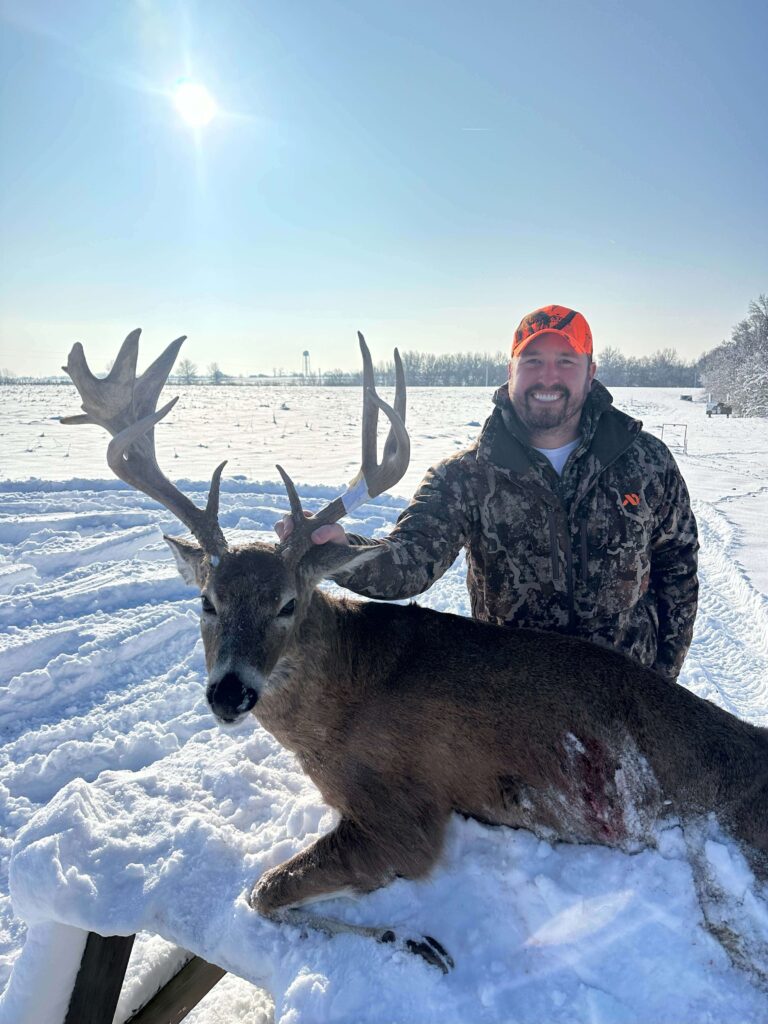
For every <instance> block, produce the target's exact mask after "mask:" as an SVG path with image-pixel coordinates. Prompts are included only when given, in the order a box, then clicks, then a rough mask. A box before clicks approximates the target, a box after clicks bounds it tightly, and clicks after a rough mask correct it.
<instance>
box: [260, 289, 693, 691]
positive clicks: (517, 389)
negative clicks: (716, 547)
mask: <svg viewBox="0 0 768 1024" xmlns="http://www.w3.org/2000/svg"><path fill="white" fill-rule="evenodd" d="M595 370H596V367H595V364H594V363H593V361H592V334H591V332H590V329H589V326H588V324H587V322H586V320H585V319H584V317H583V316H582V315H581V314H580V313H577V312H575V311H574V310H571V309H567V308H565V307H563V306H546V307H544V308H542V309H538V310H536V311H535V312H533V313H531V314H529V315H528V316H526V317H524V318H523V320H522V321H521V323H520V326H519V327H518V329H517V330H516V331H515V336H514V341H513V343H512V353H511V359H510V363H509V382H508V384H506V385H504V386H503V387H500V388H499V389H498V391H497V392H496V394H495V395H494V399H493V401H494V404H495V406H496V408H495V409H494V411H493V412H492V414H491V416H490V417H489V418H488V420H487V421H486V423H485V425H484V427H483V429H482V431H481V433H480V436H479V437H478V439H477V441H476V442H475V443H474V444H473V445H472V446H471V447H470V448H468V449H466V450H465V451H463V452H459V453H458V454H456V455H454V456H452V457H451V458H448V459H446V460H445V461H444V462H441V463H440V464H439V465H438V466H436V467H435V468H434V469H431V470H430V471H429V472H428V473H427V475H426V477H425V478H424V481H423V483H422V484H421V486H420V487H419V489H418V491H417V492H416V494H415V495H414V497H413V499H412V501H411V503H410V504H409V505H408V507H407V508H406V509H405V511H404V512H403V513H402V515H401V516H400V517H399V519H398V521H397V524H396V526H395V527H394V529H393V530H392V532H391V533H390V534H389V536H388V537H387V538H386V539H385V540H382V541H379V542H378V543H380V545H381V549H382V550H381V554H380V555H379V556H378V557H377V558H375V559H373V560H372V561H369V562H368V563H366V564H365V565H364V566H362V567H361V568H359V569H357V570H354V571H352V572H350V573H346V574H344V573H342V574H339V575H338V576H337V577H336V579H337V581H338V582H339V583H340V584H341V585H342V586H344V587H346V588H348V589H350V590H353V591H355V592H357V593H359V594H364V595H366V596H368V597H374V598H381V599H390V600H394V599H398V598H405V597H411V596H413V595H415V594H420V593H422V592H423V591H424V590H426V589H427V588H428V587H429V586H430V585H431V584H432V583H433V582H434V581H435V580H436V579H438V578H439V577H440V576H441V575H442V574H443V573H444V572H445V571H446V570H447V569H448V568H449V567H450V566H451V565H452V563H453V561H454V559H455V558H456V556H457V555H458V553H459V552H460V551H461V549H462V548H464V549H465V550H466V556H467V570H468V571H467V587H468V589H469V595H470V602H471V608H472V615H473V616H475V617H476V618H478V619H482V620H484V621H487V622H494V623H497V624H500V625H509V626H525V627H532V628H536V629H544V630H555V631H558V632H563V633H572V634H574V635H576V636H581V637H585V638H587V639H588V640H592V641H594V642H596V643H599V644H604V645H607V646H611V647H615V648H618V649H619V650H621V651H623V652H624V653H625V654H627V655H629V656H630V657H632V658H634V659H635V660H637V661H639V662H640V663H641V664H643V665H646V666H650V667H653V668H654V669H655V670H656V671H657V672H659V673H660V674H661V675H663V676H664V677H665V678H666V679H668V680H670V681H673V680H675V679H676V678H677V676H678V674H679V672H680V669H681V667H682V664H683V659H684V658H685V655H686V652H687V651H688V647H689V646H690V642H691V636H692V633H693V623H694V619H695V616H696V604H697V593H698V581H697V576H696V553H697V551H698V541H697V535H696V521H695V519H694V517H693V513H692V511H691V506H690V500H689V497H688V492H687V490H686V486H685V483H684V481H683V478H682V477H681V475H680V472H679V470H678V468H677V465H676V464H675V461H674V459H673V458H672V455H671V454H670V452H669V450H668V449H667V448H666V446H665V445H664V444H662V442H661V441H659V440H658V439H657V438H655V437H653V436H652V435H650V434H646V433H645V432H643V431H642V429H641V427H642V424H641V423H640V422H639V421H638V420H634V419H632V418H631V417H629V416H627V415H626V414H625V413H623V412H620V411H618V410H617V409H614V408H613V407H612V402H613V399H612V398H611V396H610V394H609V393H608V391H606V389H605V388H604V387H603V386H602V384H600V383H599V382H598V381H596V380H595ZM285 529H286V527H285V525H284V524H280V526H279V528H278V533H280V534H281V535H283V534H284V532H285ZM289 529H290V528H289ZM313 540H315V541H316V542H317V543H325V542H326V541H329V540H330V541H335V542H337V543H352V544H355V543H370V540H369V539H368V538H359V537H354V536H348V535H346V534H345V533H344V531H343V529H342V528H341V527H340V526H338V525H335V526H326V527H321V528H320V529H318V530H316V531H315V533H314V534H313Z"/></svg>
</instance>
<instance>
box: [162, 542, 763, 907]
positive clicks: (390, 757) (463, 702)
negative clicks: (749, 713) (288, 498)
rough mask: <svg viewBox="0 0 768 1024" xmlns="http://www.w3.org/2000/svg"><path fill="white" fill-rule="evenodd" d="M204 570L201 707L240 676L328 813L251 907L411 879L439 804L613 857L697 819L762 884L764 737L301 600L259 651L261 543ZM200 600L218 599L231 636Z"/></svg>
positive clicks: (544, 646) (671, 705) (535, 664)
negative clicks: (732, 841)
mask: <svg viewBox="0 0 768 1024" xmlns="http://www.w3.org/2000/svg"><path fill="white" fill-rule="evenodd" d="M176 543H177V542H174V544H176ZM353 552H354V549H351V553H350V552H349V551H348V552H347V557H354V554H353ZM336 554H337V555H338V553H336ZM257 566H258V567H260V572H261V578H259V570H258V569H257V568H256V567H257ZM255 570H256V571H255ZM205 572H206V570H205V568H204V567H202V569H201V573H202V575H201V576H200V578H199V583H200V585H201V588H202V589H203V591H204V592H207V593H210V594H211V595H212V596H215V598H216V600H217V601H218V602H219V603H220V605H221V612H220V614H219V615H218V616H217V617H216V618H215V619H213V620H212V621H208V622H206V620H205V616H204V621H203V627H202V632H203V639H204V643H205V650H206V657H207V661H208V668H209V678H210V679H211V680H213V683H212V688H213V692H210V691H209V699H210V700H211V703H212V706H213V707H214V708H218V713H219V715H220V717H223V719H224V720H227V719H230V718H236V717H240V712H238V711H237V709H238V708H241V707H242V706H243V694H241V693H240V692H238V691H237V689H236V688H235V689H233V688H232V682H231V680H232V678H233V677H234V678H237V679H239V680H241V681H242V685H243V693H245V691H249V692H250V700H249V703H250V702H251V701H252V708H251V710H252V712H253V714H255V716H256V717H257V718H258V720H259V721H260V722H261V724H262V725H263V726H264V727H265V728H266V729H267V730H268V731H269V732H271V733H272V734H273V735H274V736H275V738H276V739H277V740H278V741H279V742H280V743H281V744H282V745H283V746H285V747H287V748H288V749H290V750H292V751H293V752H294V753H295V754H296V755H297V757H298V759H299V761H300V763H301V765H302V768H303V769H304V771H305V772H306V773H307V774H308V775H309V776H310V778H311V779H312V780H313V782H314V783H315V785H316V786H317V787H318V789H319V790H320V792H321V794H322V795H323V798H324V799H325V801H326V802H327V803H328V804H329V805H330V806H332V807H334V808H335V809H336V810H337V811H338V812H339V815H340V818H341V821H340V824H339V825H338V826H337V828H336V829H335V830H334V832H333V833H331V834H330V836H326V837H323V838H322V839H320V840H319V841H318V842H317V843H315V844H314V845H313V846H312V847H310V848H309V849H308V850H306V851H303V852H302V853H300V854H298V855H297V857H295V858H293V859H292V860H290V861H288V862H287V863H286V864H283V865H280V866H279V867H277V868H275V869H273V870H272V871H270V872H268V873H267V874H266V875H265V876H264V878H263V879H262V880H261V881H260V882H259V883H258V884H257V885H256V887H255V889H254V893H253V897H252V899H253V904H254V906H255V907H257V909H259V910H260V911H262V912H264V913H274V912H275V911H276V910H279V909H280V908H282V907H288V906H298V905H300V904H302V903H306V902H313V901H315V900H317V899H320V898H322V897H324V896H330V895H332V894H333V893H335V892H338V891H345V890H348V889H350V888H351V889H356V890H358V891H368V890H370V889H374V888H376V887H378V886H380V885H382V884H384V883H386V882H387V881H389V880H391V879H392V878H393V877H395V876H396V875H401V876H404V877H409V878H418V877H421V876H423V875H425V874H426V873H427V872H428V871H429V869H430V868H431V867H432V866H433V865H434V863H435V861H436V860H437V859H438V857H439V855H440V851H441V847H442V840H443V835H444V831H445V827H446V824H447V822H448V818H449V816H450V814H451V812H452V811H457V812H459V813H462V814H464V815H467V816H470V817H474V818H477V819H479V820H481V821H484V822H487V823H491V824H494V825H509V826H513V827H523V828H527V829H530V830H531V831H533V832H534V833H536V834H537V835H539V836H541V837H542V838H545V839H550V840H553V839H556V840H565V841H570V842H583V843H600V844H603V845H607V846H612V847H616V848H619V849H622V850H625V851H634V850H637V849H639V848H641V847H643V846H647V845H649V844H652V843H653V841H654V826H655V825H656V823H657V822H658V821H659V820H660V819H662V818H675V819H678V820H680V821H681V822H687V821H691V820H694V819H697V818H704V817H706V815H707V814H708V813H710V812H716V814H717V816H718V819H719V821H720V822H721V824H722V825H723V826H724V827H726V828H727V829H728V830H729V831H730V832H731V834H732V835H733V836H734V838H736V839H737V840H739V841H740V842H741V843H742V844H743V846H744V848H745V850H746V851H747V853H748V855H749V856H750V858H751V860H752V862H753V864H754V865H755V867H756V868H757V870H758V871H761V872H762V873H765V868H766V865H768V780H767V779H766V768H767V767H768V731H766V730H763V729H758V728H756V727H755V726H752V725H749V724H748V723H745V722H742V721H740V720H739V719H737V718H735V717H734V716H732V715H729V714H728V713H727V712H725V711H722V710H721V709H719V708H717V707H716V706H715V705H713V704H711V703H710V702H708V701H705V700H702V699H700V698H698V697H696V696H695V695H693V694H692V693H690V692H689V691H687V690H685V689H684V688H682V687H680V686H676V685H672V684H670V683H668V682H666V681H665V680H663V679H662V678H661V677H660V676H658V675H657V674H656V673H655V672H653V671H651V670H650V669H646V668H643V667H642V666H640V665H638V664H636V663H635V662H633V661H631V660H630V659H628V658H626V657H624V656H623V655H622V654H619V653H617V652H613V651H608V650H605V649H604V648H600V647H597V646H595V645H592V644H590V643H588V642H586V641H584V640H580V639H577V638H574V637H568V636H561V635H557V634H544V633H540V632H537V631H533V630H522V629H515V630H512V629H505V628H504V627H500V626H493V625H490V624H486V623H480V622H477V621H474V620H471V619H467V618H464V617H462V616H456V615H449V614H446V613H440V612H434V611H430V610H427V609H423V608H420V607H418V606H416V605H410V606H407V607H404V606H398V605H395V606H393V605H384V604H378V603H373V602H359V601H353V600H349V599H339V598H334V597H331V596H330V595H328V594H325V593H323V592H321V591H318V590H314V589H312V590H311V591H310V592H309V595H308V596H306V595H305V600H304V602H303V604H302V603H300V604H299V607H298V608H297V610H296V611H295V613H294V617H295V618H296V619H297V621H296V622H295V624H294V625H293V627H292V630H293V631H292V632H291V633H290V634H286V632H285V630H283V636H282V646H281V648H280V651H279V653H278V654H277V655H276V654H275V651H274V648H273V646H272V643H271V640H270V633H271V632H274V630H275V629H280V628H281V627H279V626H275V625H274V623H275V619H274V609H275V608H276V607H277V606H278V605H279V604H280V602H281V601H282V600H284V598H285V597H286V596H287V594H288V593H290V592H291V581H290V578H289V577H288V575H287V574H286V573H285V570H284V568H283V566H282V564H281V562H280V558H279V555H277V554H276V553H275V552H274V549H273V548H272V547H271V546H270V545H252V546H250V547H248V548H244V549H241V550H240V551H238V550H234V551H232V552H231V553H229V554H228V555H226V556H224V557H223V558H222V560H221V562H220V564H219V566H218V568H213V567H211V568H210V569H208V570H207V575H205ZM241 573H242V576H241V575H240V574H241ZM220 578H221V582H217V581H218V580H219V579H220ZM234 579H242V582H243V583H244V584H245V585H244V586H243V587H242V588H240V589H238V588H237V587H236V586H235V585H234V584H233V580H234ZM219 591H222V593H223V592H226V593H227V594H232V593H233V591H234V592H237V594H238V605H237V616H236V623H237V624H235V620H232V619H230V620H227V618H226V616H227V611H226V604H227V599H226V598H223V597H222V596H220V595H219V593H218V592H219ZM222 615H223V616H224V621H219V620H220V619H221V617H222ZM243 623H247V624H248V628H247V629H245V628H243ZM230 632H231V633H234V634H235V635H239V636H241V637H243V638H244V640H245V645H244V646H243V647H241V648H237V649H234V648H233V646H232V643H231V640H230V638H229V635H228V634H229V633H230ZM217 680H226V689H227V693H226V694H225V695H224V697H222V695H217V693H216V692H215V691H216V685H217ZM226 699H229V701H230V705H231V706H230V707H229V708H227V707H226V706H224V705H223V703H222V701H223V702H224V703H226ZM760 780H762V781H760Z"/></svg>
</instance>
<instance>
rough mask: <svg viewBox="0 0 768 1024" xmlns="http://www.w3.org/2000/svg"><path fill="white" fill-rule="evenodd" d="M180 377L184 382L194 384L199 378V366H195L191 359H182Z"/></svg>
mask: <svg viewBox="0 0 768 1024" xmlns="http://www.w3.org/2000/svg"><path fill="white" fill-rule="evenodd" d="M179 379H180V380H181V381H182V383H184V384H194V383H195V381H196V380H197V366H195V364H194V363H193V362H192V360H191V359H182V360H180V362H179Z"/></svg>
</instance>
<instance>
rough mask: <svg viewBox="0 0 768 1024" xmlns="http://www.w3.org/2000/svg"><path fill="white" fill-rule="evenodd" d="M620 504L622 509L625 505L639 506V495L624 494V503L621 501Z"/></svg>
mask: <svg viewBox="0 0 768 1024" xmlns="http://www.w3.org/2000/svg"><path fill="white" fill-rule="evenodd" d="M621 504H622V505H623V506H624V508H626V507H627V505H639V504H640V495H639V494H625V495H624V501H622V503H621Z"/></svg>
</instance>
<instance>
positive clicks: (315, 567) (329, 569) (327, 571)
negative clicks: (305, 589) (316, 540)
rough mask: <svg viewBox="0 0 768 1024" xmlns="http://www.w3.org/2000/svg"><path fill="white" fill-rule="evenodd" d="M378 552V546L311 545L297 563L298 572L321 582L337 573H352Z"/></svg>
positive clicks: (379, 546)
mask: <svg viewBox="0 0 768 1024" xmlns="http://www.w3.org/2000/svg"><path fill="white" fill-rule="evenodd" d="M380 551H381V545H380V544H370V545H369V544H365V545H361V544H357V545H353V544H334V543H333V542H332V541H329V543H327V544H313V545H312V547H311V548H310V550H309V551H308V552H307V553H306V555H304V557H303V558H302V560H301V561H300V562H299V566H298V570H299V572H300V573H301V574H302V575H303V576H308V577H309V578H310V579H312V580H322V579H326V578H327V577H328V576H334V575H335V574H336V573H337V572H338V573H341V572H353V571H354V570H355V569H356V568H357V567H358V566H359V565H362V564H363V562H367V561H369V560H370V559H371V558H375V557H376V555H378V554H379V552H380Z"/></svg>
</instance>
